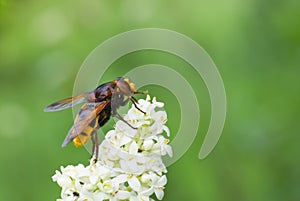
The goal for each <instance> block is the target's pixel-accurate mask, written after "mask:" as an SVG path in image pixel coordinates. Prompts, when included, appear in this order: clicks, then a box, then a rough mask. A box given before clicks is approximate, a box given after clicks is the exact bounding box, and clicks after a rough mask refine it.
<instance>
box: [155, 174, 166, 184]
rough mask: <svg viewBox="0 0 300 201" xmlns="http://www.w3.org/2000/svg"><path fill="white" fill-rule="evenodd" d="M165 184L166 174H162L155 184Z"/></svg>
mask: <svg viewBox="0 0 300 201" xmlns="http://www.w3.org/2000/svg"><path fill="white" fill-rule="evenodd" d="M166 184H167V177H166V175H163V176H162V177H161V178H159V180H158V181H157V183H156V185H157V186H164V185H166Z"/></svg>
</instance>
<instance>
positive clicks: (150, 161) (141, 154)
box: [52, 96, 172, 201]
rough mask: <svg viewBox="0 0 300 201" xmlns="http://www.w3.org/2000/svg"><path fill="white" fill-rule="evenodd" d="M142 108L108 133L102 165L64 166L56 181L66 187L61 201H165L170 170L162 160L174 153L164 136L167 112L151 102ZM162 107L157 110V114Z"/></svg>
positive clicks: (142, 103)
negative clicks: (163, 199) (154, 198)
mask: <svg viewBox="0 0 300 201" xmlns="http://www.w3.org/2000/svg"><path fill="white" fill-rule="evenodd" d="M138 103H139V108H140V109H142V110H143V111H145V112H146V114H143V113H142V112H140V111H139V110H138V109H136V108H135V107H134V106H132V108H131V109H129V111H128V113H127V114H126V115H125V116H124V119H125V120H126V121H128V123H129V124H131V125H132V126H133V127H136V128H137V129H133V128H131V127H130V126H128V125H127V124H126V123H124V122H123V121H118V122H117V123H116V125H115V129H114V130H111V131H109V132H108V133H107V134H106V136H105V139H104V140H103V141H102V143H101V145H100V146H99V158H98V162H97V163H94V162H93V160H91V162H90V164H89V165H88V166H86V167H85V166H84V165H82V164H79V165H77V166H72V165H68V166H67V167H65V168H64V167H61V168H60V171H56V172H55V175H53V176H52V180H53V181H54V182H57V183H58V185H59V186H60V187H61V188H62V191H61V199H58V200H61V201H96V200H97V201H98V200H100V201H101V200H103V201H107V200H110V201H117V200H130V201H153V199H152V198H150V196H151V195H153V194H155V195H156V197H157V199H159V200H161V199H162V198H163V196H164V191H163V190H164V188H165V185H166V183H167V178H166V176H165V173H166V172H167V169H166V167H165V165H164V164H163V161H162V156H164V155H167V154H168V155H169V156H172V148H171V146H170V145H169V144H168V143H169V139H167V138H166V137H165V136H164V134H165V135H166V136H167V137H169V135H170V130H169V128H168V127H167V126H166V125H165V123H166V122H167V113H166V112H165V111H163V110H162V107H163V106H164V104H163V103H161V102H157V101H156V99H155V98H153V100H152V102H150V97H149V96H147V98H146V100H139V101H138ZM157 108H159V110H156V109H157Z"/></svg>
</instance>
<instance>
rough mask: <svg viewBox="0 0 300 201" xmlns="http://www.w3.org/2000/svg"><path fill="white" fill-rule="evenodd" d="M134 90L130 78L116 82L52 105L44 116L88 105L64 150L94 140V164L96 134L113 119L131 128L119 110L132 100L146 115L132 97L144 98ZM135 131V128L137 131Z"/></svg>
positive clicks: (67, 137)
mask: <svg viewBox="0 0 300 201" xmlns="http://www.w3.org/2000/svg"><path fill="white" fill-rule="evenodd" d="M145 93H147V92H140V91H138V90H137V89H136V88H135V84H134V83H132V82H131V81H130V80H129V79H127V78H121V77H120V78H116V79H115V80H113V81H111V82H107V83H104V84H101V85H100V86H98V87H97V88H96V89H95V90H93V91H91V92H87V93H81V94H78V95H76V96H74V97H70V98H66V99H63V100H60V101H58V102H55V103H52V104H51V105H49V106H48V107H46V108H45V109H44V111H45V112H55V111H59V110H64V109H67V108H70V107H72V106H73V105H76V104H79V103H83V102H86V103H84V104H83V105H82V107H81V109H80V111H79V113H78V114H77V116H76V118H75V120H74V125H73V126H72V127H71V129H70V130H69V132H68V134H67V136H66V138H65V140H64V141H63V143H62V147H65V146H66V145H67V144H69V143H70V142H72V141H73V142H74V144H75V146H77V147H80V146H83V145H84V144H86V143H87V142H88V140H89V139H91V140H92V144H93V146H92V156H91V157H93V156H94V154H95V160H97V159H98V136H97V131H98V129H99V128H100V127H102V126H103V125H104V124H105V123H106V122H107V121H108V120H109V119H110V117H111V116H113V117H116V118H118V119H120V120H122V121H123V122H125V123H126V124H127V125H129V126H130V127H131V128H134V127H133V126H131V125H130V124H129V123H128V122H127V121H125V120H124V119H123V118H122V116H121V115H120V114H118V112H117V109H118V108H119V107H120V106H124V105H126V104H127V103H128V102H129V100H130V101H131V102H132V103H133V104H134V106H135V107H136V108H137V109H138V110H139V111H141V112H142V113H144V114H145V112H144V111H142V110H141V109H140V108H139V107H138V106H137V103H138V102H137V100H136V99H135V98H134V97H133V95H134V94H145ZM134 129H135V128H134Z"/></svg>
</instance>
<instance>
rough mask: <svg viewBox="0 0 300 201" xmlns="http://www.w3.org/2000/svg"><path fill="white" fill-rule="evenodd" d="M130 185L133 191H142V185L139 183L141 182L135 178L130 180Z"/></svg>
mask: <svg viewBox="0 0 300 201" xmlns="http://www.w3.org/2000/svg"><path fill="white" fill-rule="evenodd" d="M128 184H129V186H130V187H131V188H132V189H133V190H135V191H137V192H138V191H139V190H140V188H141V184H140V182H139V180H138V179H137V178H136V177H135V176H133V177H132V178H130V179H128Z"/></svg>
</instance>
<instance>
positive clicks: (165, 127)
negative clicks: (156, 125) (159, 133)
mask: <svg viewBox="0 0 300 201" xmlns="http://www.w3.org/2000/svg"><path fill="white" fill-rule="evenodd" d="M163 130H164V131H165V132H166V133H167V136H168V137H170V129H169V128H168V127H167V126H165V125H163Z"/></svg>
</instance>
